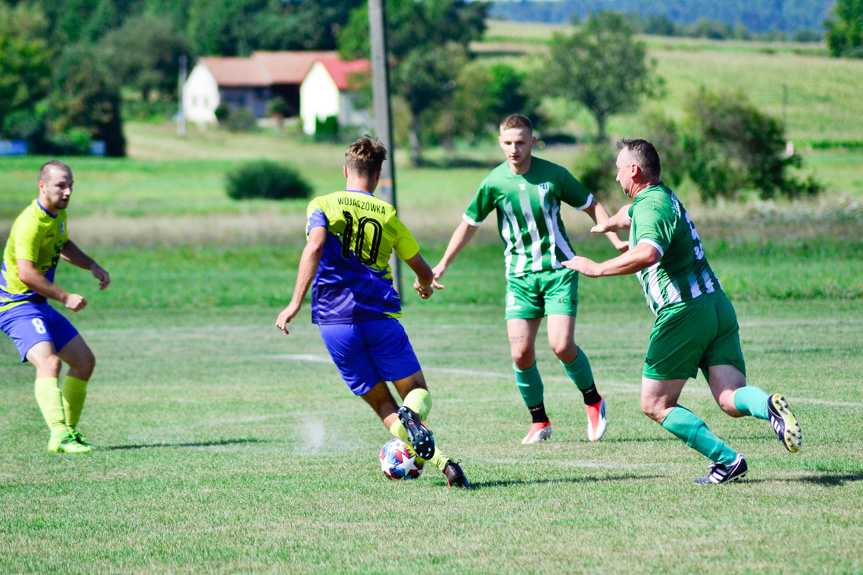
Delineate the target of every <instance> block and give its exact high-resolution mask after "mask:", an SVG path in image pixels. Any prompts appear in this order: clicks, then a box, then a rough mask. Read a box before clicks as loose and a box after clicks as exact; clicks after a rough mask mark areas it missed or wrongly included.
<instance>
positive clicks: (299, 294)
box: [276, 226, 327, 335]
mask: <svg viewBox="0 0 863 575" xmlns="http://www.w3.org/2000/svg"><path fill="white" fill-rule="evenodd" d="M326 239H327V228H325V227H322V226H320V227H316V228H312V230H311V231H310V232H309V241H308V242H307V243H306V247H305V248H304V249H303V255H302V257H301V258H300V266H299V270H298V271H297V284H296V286H295V287H294V293H293V295H292V296H291V303H289V304H288V307H286V308H285V309H283V310H282V312H281V313H280V314H279V317H278V318H277V319H276V327H277V328H279V329H280V330H282V331H283V332H284V333H285V335H288V333H289V332H288V327H287V326H288V324H289V323H290V322H291V320H292V319H294V318H295V317H297V314H298V313H300V308H301V307H302V305H303V300H304V299H305V298H306V294H307V293H308V292H309V287H310V286H311V285H312V281H313V280H314V279H315V273H317V271H318V265H320V263H321V254H322V253H323V251H324V242H325V241H326Z"/></svg>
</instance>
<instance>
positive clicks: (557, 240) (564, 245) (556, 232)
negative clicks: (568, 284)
mask: <svg viewBox="0 0 863 575" xmlns="http://www.w3.org/2000/svg"><path fill="white" fill-rule="evenodd" d="M558 212H560V204H559V203H555V204H554V205H553V206H552V207H551V213H550V214H549V216H548V217H547V218H546V222H548V221H549V220H550V221H551V223H550V225H549V226H548V229H549V230H552V233H551V234H550V235H551V246H552V252H551V262H552V267H563V266H562V265H561V264H558V265H554V263H555V262H557V254H556V253H555V252H554V246H555V244H556V245H557V247H559V248H560V251H562V252H563V255H564V256H565V257H566V259H567V260H571V259H572V258H574V257H575V253H574V252H573V251H572V248H570V246H569V242H567V241H566V238H564V237H563V230H561V229H560V226H559V225H558V216H557V214H558Z"/></svg>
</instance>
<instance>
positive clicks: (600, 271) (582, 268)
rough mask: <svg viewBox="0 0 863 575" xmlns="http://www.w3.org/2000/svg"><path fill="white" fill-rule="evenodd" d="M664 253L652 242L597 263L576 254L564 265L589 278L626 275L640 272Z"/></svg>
mask: <svg viewBox="0 0 863 575" xmlns="http://www.w3.org/2000/svg"><path fill="white" fill-rule="evenodd" d="M661 257H662V255H661V254H660V253H659V250H657V249H656V248H655V247H653V246H652V245H650V244H647V243H643V244H638V245H637V246H635V247H634V248H632V249H631V250H629V251H627V252H626V253H624V254H621V255H619V256H617V257H616V258H612V259H610V260H606V261H604V262H602V263H597V262H595V261H593V260H591V259H589V258H584V257H581V256H575V257H574V258H572V259H571V260H569V261H566V262H563V265H564V266H565V267H567V268H569V269H571V270H574V271H577V272H579V273H580V274H583V275H586V276H587V277H589V278H598V277H607V276H624V275H629V274H634V273H636V272H640V271H641V270H643V269H645V268H648V267H650V266H652V265H653V264H655V263H656V262H658V261H659V260H660V258H661Z"/></svg>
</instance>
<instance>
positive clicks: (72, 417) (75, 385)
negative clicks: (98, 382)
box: [63, 375, 87, 429]
mask: <svg viewBox="0 0 863 575" xmlns="http://www.w3.org/2000/svg"><path fill="white" fill-rule="evenodd" d="M85 399H87V382H86V381H84V380H83V379H78V378H77V377H72V376H71V375H67V376H66V377H65V378H64V379H63V408H64V409H65V411H66V425H68V426H69V428H70V429H75V426H76V425H78V420H79V419H81V411H82V410H83V409H84V400H85Z"/></svg>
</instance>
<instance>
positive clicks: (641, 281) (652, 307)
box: [635, 272, 657, 315]
mask: <svg viewBox="0 0 863 575" xmlns="http://www.w3.org/2000/svg"><path fill="white" fill-rule="evenodd" d="M635 278H636V279H637V280H638V283H639V284H640V285H641V291H642V292H644V299H646V300H647V307H649V308H650V311H652V312H653V315H656V311H657V310H656V306H655V305H654V303H653V301H652V300H651V299H650V295H649V294H648V293H647V291H648V290H647V289H646V288H645V287H644V277H643V274H642V273H641V272H636V274H635Z"/></svg>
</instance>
